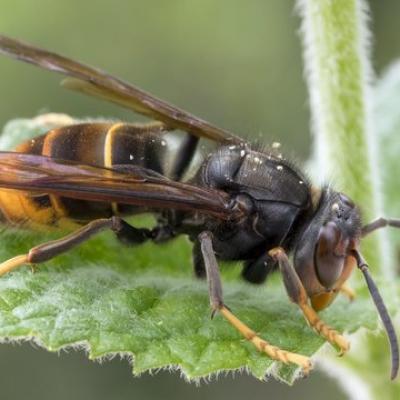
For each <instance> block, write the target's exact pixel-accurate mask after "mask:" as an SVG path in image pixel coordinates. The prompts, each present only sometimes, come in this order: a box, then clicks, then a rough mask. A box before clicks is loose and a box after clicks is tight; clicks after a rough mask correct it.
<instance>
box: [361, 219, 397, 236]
mask: <svg viewBox="0 0 400 400" xmlns="http://www.w3.org/2000/svg"><path fill="white" fill-rule="evenodd" d="M386 226H391V227H393V228H400V219H394V218H390V219H389V218H378V219H376V220H375V221H372V222H370V223H369V224H367V225H364V226H363V227H362V228H361V235H362V236H363V237H364V236H367V235H369V234H370V233H371V232H373V231H375V230H377V229H380V228H385V227H386Z"/></svg>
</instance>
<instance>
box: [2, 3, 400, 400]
mask: <svg viewBox="0 0 400 400" xmlns="http://www.w3.org/2000/svg"><path fill="white" fill-rule="evenodd" d="M294 4H295V2H294V1H293V0H269V1H263V0H253V1H250V2H244V1H236V0H219V1H218V2H216V1H212V0H202V1H199V0H197V1H194V0H187V1H183V0H168V1H162V0H157V1H156V0H153V1H146V2H145V1H138V0H129V1H128V0H115V1H108V0H97V1H93V0H87V1H85V2H83V1H78V0H68V1H67V0H58V1H54V0H52V1H51V0H35V1H31V0H0V5H1V8H0V9H1V12H0V27H1V28H0V29H1V32H2V33H4V34H7V35H10V36H14V37H18V38H20V39H23V40H26V41H29V42H32V43H35V44H37V45H39V46H42V47H47V48H49V49H53V50H56V51H57V52H60V53H62V54H64V55H68V56H70V57H73V58H77V59H79V60H81V61H84V62H86V63H89V64H92V65H95V66H98V67H101V68H103V69H106V70H108V71H109V72H112V73H113V74H115V75H117V76H120V77H122V78H124V79H126V80H128V81H130V82H132V83H135V84H136V85H138V86H140V87H142V88H144V89H146V90H147V91H150V92H152V93H154V94H156V95H157V96H159V97H161V98H163V99H166V100H168V101H171V102H173V103H174V104H177V105H179V106H180V107H182V108H185V109H187V110H189V111H191V112H193V113H195V114H197V115H199V116H201V117H203V118H205V119H208V120H210V121H212V122H213V123H215V124H217V125H220V126H221V127H224V128H227V129H230V130H233V131H234V132H236V133H238V134H239V135H242V136H255V137H261V136H263V137H264V140H266V141H268V142H270V141H271V142H272V141H277V140H278V141H280V142H282V143H283V148H284V151H285V153H286V154H288V155H289V156H292V157H295V158H296V159H299V160H305V159H306V158H307V155H308V154H309V151H310V142H311V139H310V134H309V128H308V126H309V113H308V105H307V92H306V87H305V84H304V79H303V70H302V62H301V46H300V40H299V35H298V31H299V18H298V17H297V15H296V13H295V11H294ZM370 6H371V9H372V20H371V25H372V30H373V33H374V38H373V63H374V69H375V71H376V72H377V74H379V73H380V72H381V71H382V70H383V68H384V67H385V66H387V65H388V64H389V63H390V62H391V61H392V60H394V59H395V58H397V57H399V55H400V41H399V34H400V27H399V23H398V21H399V17H400V2H399V1H397V0H374V1H370ZM58 81H59V77H58V76H56V75H54V74H50V73H48V72H44V71H41V70H38V69H36V68H33V67H31V66H27V65H24V64H22V63H17V62H15V61H12V60H8V59H6V58H3V57H2V58H0V92H1V93H2V97H1V98H2V99H1V107H0V125H4V124H5V123H6V122H7V121H9V120H10V119H13V118H16V117H27V118H30V117H33V116H35V115H37V114H38V113H42V112H49V111H51V112H65V113H68V114H71V115H73V116H76V117H87V116H93V117H98V116H103V117H110V118H118V119H122V120H133V119H135V120H138V119H140V117H137V116H134V115H132V113H130V112H129V111H125V110H123V109H120V108H117V107H114V106H113V105H110V104H108V103H104V102H101V101H97V100H95V99H91V98H88V97H84V96H80V95H78V94H74V93H70V92H68V91H64V90H62V89H60V88H59V86H58ZM266 301H267V299H266ZM319 390H324V397H325V399H326V400H329V399H341V398H347V397H346V395H345V394H344V393H343V392H342V391H341V389H340V388H339V387H338V385H337V384H336V383H334V382H333V381H330V380H329V379H328V378H327V377H325V376H323V375H322V374H321V373H318V372H317V373H315V374H313V375H312V376H311V377H310V378H309V379H307V380H303V381H302V382H299V383H298V384H297V385H296V386H295V387H294V388H289V387H286V386H284V385H281V384H279V383H276V382H268V383H266V384H264V383H260V382H258V381H256V380H255V379H254V378H251V377H247V376H246V375H245V374H242V375H237V376H236V377H235V378H234V379H232V378H231V377H230V376H229V377H225V376H221V377H219V379H218V380H215V379H213V380H211V382H210V383H209V384H207V385H204V384H202V385H201V386H200V387H196V386H195V385H193V384H192V385H189V384H187V383H185V382H184V380H182V379H180V377H179V373H167V372H163V373H159V374H157V375H155V376H152V377H151V376H143V377H141V378H133V377H132V376H131V375H130V368H129V366H128V364H127V362H126V361H122V362H121V361H120V360H113V361H112V362H105V363H104V364H103V365H98V364H94V363H92V362H89V361H87V360H86V358H85V357H84V356H83V355H82V354H81V353H76V352H73V351H71V352H70V353H69V354H66V353H62V354H61V356H60V357H57V356H56V355H54V354H49V353H46V352H44V351H43V350H37V349H34V348H32V346H31V345H27V344H25V345H23V346H10V345H6V344H3V345H1V347H0V395H1V397H2V398H4V399H22V398H27V397H28V396H29V397H30V398H32V399H55V398H57V399H69V398H75V399H87V398H96V399H108V398H113V399H122V398H124V399H125V398H158V397H161V396H162V397H163V398H165V399H169V398H171V399H172V398H174V399H178V398H187V397H190V398H192V399H197V398H203V397H204V396H207V397H208V398H217V397H218V398H220V399H224V398H229V399H236V398H237V399H239V398H243V397H244V396H248V395H249V393H251V397H252V398H254V399H257V398H260V399H261V398H272V397H273V396H278V397H279V398H281V399H286V398H294V396H296V397H297V396H300V397H301V398H303V397H304V398H305V397H306V396H307V397H309V398H313V396H315V395H316V394H317V393H319Z"/></svg>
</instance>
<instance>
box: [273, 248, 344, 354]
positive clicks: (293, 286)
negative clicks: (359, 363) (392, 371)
mask: <svg viewBox="0 0 400 400" xmlns="http://www.w3.org/2000/svg"><path fill="white" fill-rule="evenodd" d="M268 254H269V255H270V256H271V257H272V258H274V259H275V260H276V261H277V262H278V263H279V268H280V270H281V273H282V277H283V283H284V285H285V288H286V292H287V294H288V296H289V298H290V300H291V301H292V302H293V303H296V304H297V305H298V306H299V307H300V309H301V311H302V312H303V315H304V317H305V319H306V320H307V322H308V324H309V325H310V326H311V327H312V328H313V329H314V330H315V331H316V332H317V333H318V334H319V335H321V336H323V337H324V338H325V339H326V340H327V341H328V342H329V343H331V344H333V345H334V346H337V347H339V349H340V355H342V354H344V353H345V352H346V351H347V350H348V349H349V348H350V344H349V342H348V341H347V340H346V339H345V338H344V337H343V336H342V335H341V334H339V333H338V332H337V331H335V330H334V329H332V328H331V327H330V326H329V325H327V324H326V323H325V322H324V321H322V320H321V319H320V318H319V316H318V314H317V313H316V312H315V310H314V309H313V308H312V307H311V306H310V305H309V303H308V296H307V293H306V290H305V289H304V286H303V284H302V283H301V281H300V278H299V277H298V275H297V273H296V271H295V269H294V268H293V266H292V265H291V264H290V262H289V259H288V257H287V255H286V253H285V251H284V250H283V249H282V248H280V247H276V248H274V249H272V250H270V251H269V252H268Z"/></svg>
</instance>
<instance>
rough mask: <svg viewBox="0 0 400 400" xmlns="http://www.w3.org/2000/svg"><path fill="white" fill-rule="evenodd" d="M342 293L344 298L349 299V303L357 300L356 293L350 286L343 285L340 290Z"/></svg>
mask: <svg viewBox="0 0 400 400" xmlns="http://www.w3.org/2000/svg"><path fill="white" fill-rule="evenodd" d="M340 293H341V294H342V295H343V296H345V297H347V299H348V300H349V301H353V300H354V299H355V298H356V292H355V291H354V290H353V289H352V288H351V287H350V286H347V285H343V286H342V287H341V288H340Z"/></svg>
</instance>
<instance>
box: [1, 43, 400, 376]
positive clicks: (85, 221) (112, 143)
mask: <svg viewBox="0 0 400 400" xmlns="http://www.w3.org/2000/svg"><path fill="white" fill-rule="evenodd" d="M0 53H2V54H4V55H6V56H10V57H13V58H16V59H18V60H21V61H24V62H27V63H31V64H34V65H37V66H40V67H42V68H45V69H47V70H50V71H55V72H59V73H62V74H64V75H67V78H66V79H65V80H64V81H63V85H64V86H65V87H67V88H69V89H72V90H76V91H79V92H83V93H85V94H88V95H93V96H97V97H100V98H102V99H105V100H109V101H111V102H113V103H116V104H119V105H120V106H123V107H125V108H128V109H131V110H133V111H135V112H138V113H140V114H143V115H145V116H147V117H150V118H151V119H152V120H153V122H149V123H146V124H134V123H122V122H119V123H116V122H92V123H89V122H86V123H76V124H72V125H67V126H62V127H59V128H56V129H53V130H51V131H49V132H47V133H46V134H44V135H42V136H39V137H37V138H35V139H34V140H31V141H29V142H25V143H22V144H20V145H19V146H18V147H17V148H16V149H15V151H14V152H11V151H5V152H0V211H1V217H2V219H3V220H4V221H5V222H8V223H11V224H25V225H28V226H29V224H30V225H31V226H34V225H37V224H39V225H42V226H50V225H51V226H55V227H57V224H58V223H59V221H60V220H61V219H69V220H72V221H75V222H77V223H79V224H80V226H78V227H77V230H76V231H74V232H72V233H71V234H69V235H67V236H65V237H64V238H61V239H58V240H54V241H51V242H48V243H44V244H41V245H39V246H36V247H34V248H32V249H30V250H29V251H28V252H27V253H26V254H23V255H18V256H16V257H14V258H12V259H10V260H7V261H4V262H3V263H2V264H0V275H2V274H5V273H7V272H9V271H11V270H13V269H14V268H17V267H19V266H21V265H24V264H36V263H41V262H44V261H47V260H49V259H51V258H53V257H56V256H57V255H58V254H61V253H63V252H66V251H69V250H71V249H72V248H73V247H75V246H78V245H79V244H80V243H82V242H84V241H86V240H88V239H89V238H91V237H92V236H93V235H95V234H97V233H98V232H100V231H104V230H106V229H109V230H112V231H113V232H114V233H115V234H116V236H117V237H118V238H119V239H120V240H121V242H123V243H125V244H128V245H129V244H130V245H139V244H140V243H143V242H145V241H149V240H152V241H154V242H163V241H166V240H168V239H171V238H173V237H176V236H177V235H181V234H183V235H187V236H188V237H189V238H190V240H191V241H192V242H193V264H194V271H195V274H196V276H198V277H200V278H206V279H207V280H208V284H209V298H210V303H211V309H212V313H213V314H214V313H215V312H219V313H220V314H221V315H222V316H223V317H224V318H225V319H226V320H227V321H228V322H229V323H230V324H231V325H232V326H233V327H234V328H235V329H237V330H238V331H239V332H240V333H241V334H242V335H243V336H244V337H245V338H246V339H247V340H249V341H250V342H251V343H253V344H254V345H255V346H256V348H257V349H258V350H259V351H261V352H264V353H266V354H267V355H268V356H269V357H271V358H272V359H274V360H278V361H281V362H283V363H292V364H295V365H298V366H300V367H301V368H302V369H303V371H304V372H305V373H307V372H308V371H309V369H310V368H311V362H310V359H309V358H308V357H306V356H303V355H301V354H296V353H292V352H290V351H287V350H284V349H280V348H278V347H276V346H274V345H272V344H270V343H268V342H267V341H266V340H264V339H262V338H260V337H259V336H258V335H257V334H256V332H254V331H253V330H252V329H250V328H249V327H248V326H246V325H245V324H244V323H243V322H242V321H240V320H239V319H238V318H237V317H236V316H235V315H234V313H233V311H231V310H230V309H229V308H228V306H227V305H226V304H225V302H224V299H223V294H222V285H221V279H220V273H219V268H218V260H240V261H243V272H242V275H243V278H244V279H245V280H247V281H249V282H253V283H261V282H263V281H264V280H265V279H266V277H267V276H268V274H269V273H271V272H272V271H273V270H275V269H278V270H279V271H280V273H281V275H282V279H283V282H284V286H285V288H286V291H287V294H288V296H289V298H290V300H291V301H292V302H294V303H295V304H297V305H298V307H299V308H300V310H301V312H302V313H303V314H304V317H305V319H306V320H307V322H308V323H309V325H310V326H311V327H312V328H313V329H314V330H315V331H316V332H317V333H318V334H319V335H321V336H322V337H324V338H325V339H326V340H327V341H329V342H330V343H331V344H332V345H334V346H335V347H337V348H338V349H339V350H340V352H341V353H344V352H346V351H347V350H348V348H349V343H348V341H347V340H346V339H345V338H344V337H343V336H342V335H341V334H340V333H339V332H337V331H336V330H334V329H333V328H331V327H330V326H328V325H327V324H326V323H325V322H324V321H322V320H321V319H320V317H319V316H318V314H317V312H318V311H319V310H322V309H324V308H325V307H327V306H329V304H331V303H332V301H333V300H334V298H335V297H336V295H337V294H338V293H339V292H343V293H345V294H347V295H348V296H351V294H352V293H351V289H349V288H348V287H347V286H346V281H347V279H348V278H349V276H350V274H351V273H352V271H353V269H354V268H355V267H357V268H358V269H359V270H360V271H361V272H362V273H363V275H364V277H365V280H366V283H367V286H368V289H369V291H370V293H371V296H372V298H373V300H374V302H375V305H376V308H377V310H378V313H379V315H380V318H381V320H382V322H383V325H384V327H385V329H386V332H387V335H388V337H389V342H390V346H391V354H392V371H391V377H392V379H394V378H395V377H396V375H397V372H398V367H399V350H398V342H397V338H396V334H395V331H394V328H393V324H392V322H391V319H390V317H389V315H388V312H387V310H386V307H385V305H384V303H383V301H382V298H381V296H380V294H379V292H378V289H377V287H376V286H375V283H374V281H373V280H372V278H371V275H370V273H369V270H368V266H367V264H366V262H365V260H364V258H363V256H362V255H361V253H360V241H361V240H362V238H363V237H364V236H366V235H368V234H370V233H371V232H373V231H375V230H376V229H379V228H382V227H385V226H393V227H396V228H400V219H383V218H380V219H377V220H375V221H373V222H371V223H369V224H363V223H362V222H361V218H360V213H359V209H358V207H357V206H356V205H355V204H354V203H353V202H352V201H351V199H349V197H347V196H346V195H345V194H343V193H339V192H337V191H335V190H333V189H332V188H330V187H322V188H318V187H315V186H313V185H312V184H311V183H310V182H309V181H308V180H307V179H306V178H305V177H304V175H303V174H302V173H301V172H300V171H299V170H297V169H296V168H294V167H293V166H292V165H291V164H290V163H289V162H288V161H286V160H285V159H282V158H281V156H280V155H279V154H277V153H276V151H274V150H273V149H271V150H268V151H267V150H265V151H260V150H258V149H254V148H252V146H251V145H250V144H249V143H246V142H245V141H244V140H243V139H240V138H239V137H237V136H235V135H233V134H232V133H230V132H227V131H225V130H222V129H220V128H218V127H216V126H213V125H211V124H210V123H208V122H206V121H204V120H201V119H199V118H197V117H195V116H194V115H191V114H189V113H187V112H185V111H183V110H180V109H178V108H176V107H174V106H172V105H170V104H168V103H166V102H164V101H162V100H160V99H158V98H156V97H154V96H152V95H150V94H148V93H146V92H145V91H143V90H141V89H138V88H137V87H135V86H132V85H130V84H128V83H125V82H124V81H122V80H120V79H117V78H115V77H113V76H111V75H109V74H107V73H105V72H103V71H101V70H98V69H94V68H91V67H89V66H86V65H83V64H81V63H79V62H76V61H73V60H71V59H68V58H65V57H63V56H60V55H58V54H55V53H52V52H48V51H46V50H42V49H40V48H36V47H33V46H31V45H28V44H26V43H23V42H20V41H18V40H15V39H11V38H8V37H6V36H0ZM173 130H180V131H184V132H186V133H185V135H183V136H182V138H181V140H180V144H179V148H178V150H175V149H173V148H172V147H171V146H168V143H167V141H166V140H165V139H164V137H165V136H164V135H165V134H166V133H167V132H169V131H173ZM200 138H205V139H209V140H212V141H214V142H216V143H217V146H216V148H215V150H214V151H212V152H211V153H210V154H209V156H208V157H206V158H205V160H204V161H203V162H202V163H201V165H198V166H197V167H195V166H194V163H193V161H194V158H195V155H196V154H197V152H198V149H197V147H198V146H197V145H198V142H199V139H200ZM196 168H197V169H196ZM193 169H196V170H195V172H194V173H191V174H189V173H188V172H189V170H190V171H193ZM189 175H190V177H189ZM143 212H153V213H154V214H155V215H156V217H157V221H158V223H157V225H156V226H155V227H154V228H153V229H144V228H136V227H134V226H132V225H130V224H129V223H128V222H126V221H125V220H124V217H125V216H129V215H133V214H139V213H143ZM289 254H292V257H293V258H292V261H290V259H289Z"/></svg>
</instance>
